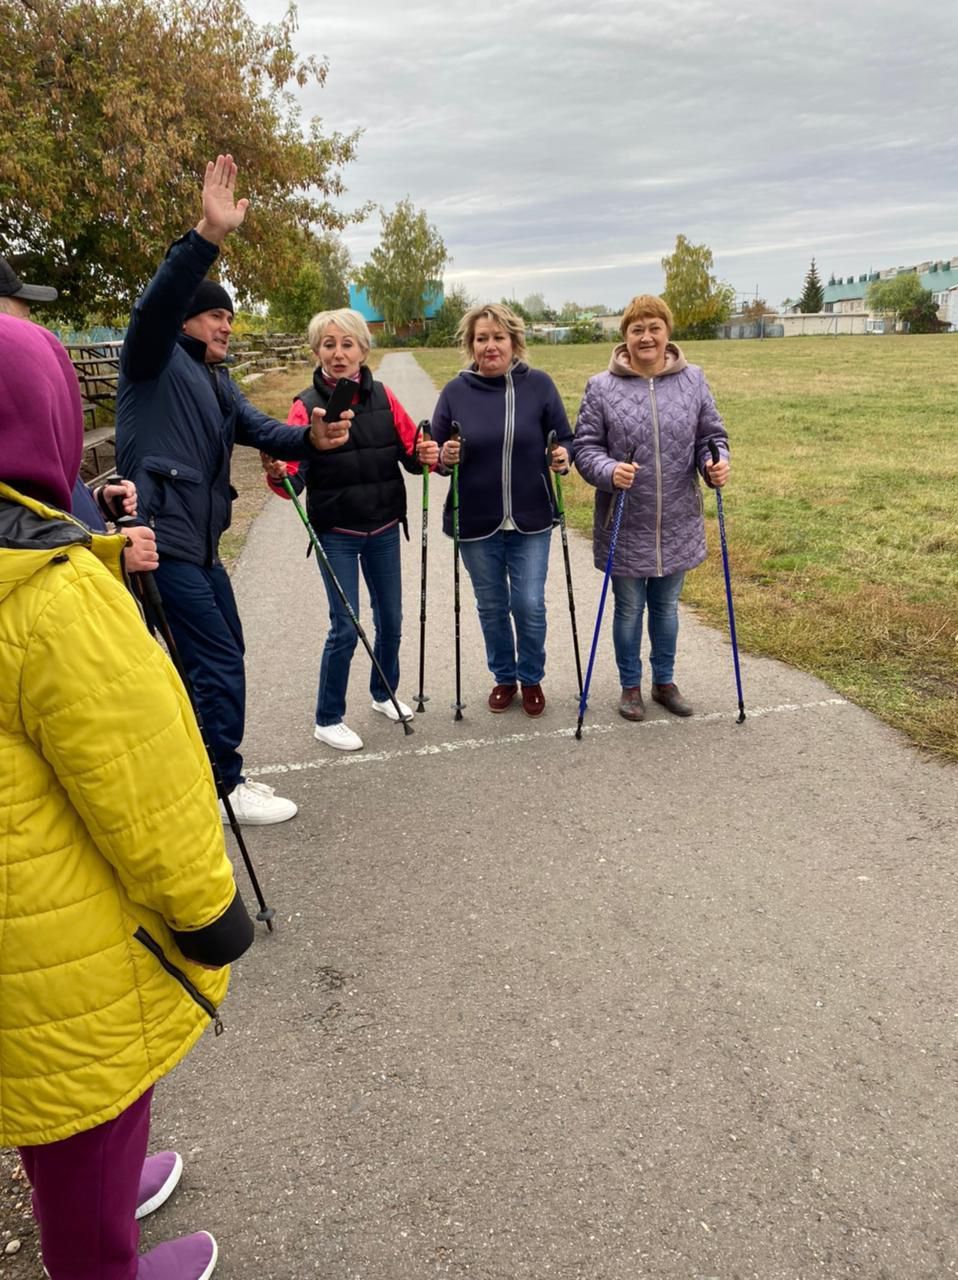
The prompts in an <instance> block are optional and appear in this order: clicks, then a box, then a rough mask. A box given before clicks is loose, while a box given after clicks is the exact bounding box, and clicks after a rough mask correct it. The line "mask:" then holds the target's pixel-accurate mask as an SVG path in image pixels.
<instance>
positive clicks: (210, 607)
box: [156, 556, 246, 793]
mask: <svg viewBox="0 0 958 1280" xmlns="http://www.w3.org/2000/svg"><path fill="white" fill-rule="evenodd" d="M156 585H157V586H158V587H159V589H160V595H161V596H162V597H163V605H164V607H165V609H166V616H167V618H168V619H169V623H170V630H171V631H172V632H173V639H174V640H175V642H176V647H177V649H179V651H180V657H181V658H182V659H183V665H184V667H185V668H186V673H187V675H188V676H189V678H190V683H191V684H192V685H193V692H194V694H195V697H196V703H197V707H198V709H199V713H200V716H201V718H202V720H203V727H204V729H205V730H206V740H207V742H208V743H209V744H210V747H211V748H212V751H213V755H214V756H215V758H216V764H217V767H218V769H219V774H220V777H221V779H222V781H223V786H224V788H225V789H226V791H227V793H228V792H230V791H232V790H233V788H234V787H235V786H237V785H238V784H239V783H240V782H242V781H243V757H242V756H241V755H240V752H239V747H240V743H241V742H242V741H243V728H244V724H245V720H246V669H245V666H244V664H243V654H244V652H245V645H244V644H243V628H242V625H241V623H240V618H239V613H238V612H237V609H236V600H235V598H234V596H233V586H232V583H231V582H230V579H229V574H228V573H227V572H226V570H225V569H224V568H223V566H222V565H221V564H218V565H213V566H212V567H211V568H207V567H206V566H205V565H199V564H189V563H188V562H187V561H185V560H173V559H170V558H169V557H168V556H167V557H161V558H160V566H159V568H158V569H157V570H156Z"/></svg>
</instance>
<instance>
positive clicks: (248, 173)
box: [0, 0, 366, 319]
mask: <svg viewBox="0 0 958 1280" xmlns="http://www.w3.org/2000/svg"><path fill="white" fill-rule="evenodd" d="M0 30H2V31H3V39H2V40H0V244H2V245H4V246H5V250H6V251H8V252H10V253H15V254H16V255H17V261H18V262H19V263H20V265H21V266H22V267H23V269H24V272H25V273H28V275H29V278H30V279H36V280H41V281H44V282H47V283H50V284H53V285H55V286H56V287H57V288H58V289H59V290H60V305H59V307H58V312H59V314H60V315H61V316H62V317H64V318H65V319H80V318H81V317H82V316H83V315H85V314H86V313H88V312H92V311H97V310H102V311H107V312H110V313H114V312H116V311H121V312H125V311H127V310H128V309H129V306H130V303H131V302H132V301H133V299H134V298H135V297H136V296H137V294H138V293H139V291H140V290H141V289H142V288H143V286H144V285H145V284H146V282H147V281H148V280H149V278H150V276H151V275H152V273H153V271H154V270H155V269H156V265H157V263H158V262H159V261H160V259H161V258H162V256H163V253H164V252H165V250H166V248H167V246H168V244H169V242H170V240H172V239H173V238H174V237H176V236H179V235H181V234H182V233H183V231H185V230H186V228H187V227H189V226H192V225H193V224H194V223H195V222H196V218H197V214H198V212H199V210H198V206H197V189H198V186H199V183H200V181H201V180H202V175H203V171H204V168H205V165H206V162H207V160H209V159H212V158H213V157H215V156H216V155H217V153H218V152H231V153H232V155H233V157H234V158H235V160H236V162H237V164H238V165H239V169H240V178H239V182H240V188H241V194H242V195H244V196H246V197H248V198H249V200H250V202H251V204H250V214H249V217H248V218H247V220H246V223H245V225H244V227H243V234H242V235H240V236H236V237H235V238H231V240H230V241H229V243H228V246H227V248H226V252H225V255H224V270H225V273H226V274H227V276H228V278H229V281H230V283H231V285H232V287H233V289H234V290H235V292H236V293H237V295H238V296H239V297H240V298H246V299H249V298H254V297H258V298H262V297H265V296H267V294H268V293H269V292H270V291H271V290H272V289H274V288H276V287H277V285H278V284H279V283H280V281H281V280H283V279H285V278H287V277H288V276H290V275H291V274H293V273H295V271H296V270H297V268H298V266H299V260H298V250H299V246H300V234H301V232H302V230H303V229H304V228H306V227H308V226H309V225H311V224H317V225H319V226H320V227H322V228H325V229H336V228H340V227H342V226H343V225H344V224H345V223H346V222H347V221H349V220H351V218H352V217H360V216H364V214H365V212H366V211H365V210H360V211H357V213H356V214H354V215H346V216H344V215H343V214H341V213H339V212H337V210H336V209H335V208H334V206H333V204H332V199H333V198H334V197H338V196H340V195H341V194H342V192H343V185H342V180H341V177H340V172H339V168H340V166H342V165H344V164H345V163H346V162H348V161H349V160H352V159H353V157H354V154H355V147H356V140H357V137H358V133H352V134H347V135H343V134H339V133H333V134H328V135H324V134H323V133H322V132H321V130H320V126H319V121H318V120H312V121H310V122H309V123H308V125H306V126H305V128H304V126H303V123H302V121H301V118H300V115H299V112H298V108H297V106H296V104H295V100H294V98H293V96H292V93H291V92H290V88H291V87H292V88H296V87H302V86H304V85H305V84H306V83H307V82H309V81H314V82H318V83H319V84H322V83H323V81H324V80H325V78H326V71H327V66H326V63H325V62H322V61H320V60H317V59H316V58H315V57H313V56H307V57H300V56H299V55H298V54H297V53H296V51H295V49H294V47H293V40H294V35H295V32H296V10H295V8H294V7H290V8H289V9H288V10H287V12H286V14H285V15H284V17H283V18H282V19H281V20H280V21H279V22H278V23H276V24H271V25H265V26H257V25H256V24H255V23H254V22H253V21H252V20H251V19H250V18H249V17H248V16H247V14H246V12H245V10H244V8H243V5H242V2H241V0H0Z"/></svg>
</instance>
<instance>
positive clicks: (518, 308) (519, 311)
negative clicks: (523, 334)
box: [499, 298, 533, 324]
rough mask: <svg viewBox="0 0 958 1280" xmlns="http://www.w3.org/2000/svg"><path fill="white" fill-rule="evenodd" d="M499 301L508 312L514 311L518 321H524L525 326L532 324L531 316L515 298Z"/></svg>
mask: <svg viewBox="0 0 958 1280" xmlns="http://www.w3.org/2000/svg"><path fill="white" fill-rule="evenodd" d="M499 301H500V302H501V303H502V305H503V306H504V307H509V308H510V310H512V311H514V312H515V313H516V315H517V316H518V317H519V319H520V320H524V321H525V323H526V324H532V322H533V321H532V316H531V315H530V314H529V312H528V311H527V310H526V309H525V307H524V306H523V304H522V303H521V302H517V301H516V299H515V298H500V299H499Z"/></svg>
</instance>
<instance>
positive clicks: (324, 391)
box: [296, 365, 406, 533]
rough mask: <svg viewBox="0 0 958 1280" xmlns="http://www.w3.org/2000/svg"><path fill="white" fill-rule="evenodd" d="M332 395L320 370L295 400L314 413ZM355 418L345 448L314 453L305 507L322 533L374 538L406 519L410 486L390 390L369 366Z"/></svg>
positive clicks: (308, 470)
mask: <svg viewBox="0 0 958 1280" xmlns="http://www.w3.org/2000/svg"><path fill="white" fill-rule="evenodd" d="M332 391H333V389H332V387H331V386H330V385H329V384H328V383H327V382H326V380H325V379H324V378H323V374H322V370H321V369H320V368H319V367H318V366H317V368H316V372H315V373H314V374H313V385H312V386H311V387H307V388H306V390H305V391H301V392H300V393H299V395H298V396H297V397H296V399H297V400H300V401H302V403H303V405H304V406H305V408H306V412H307V413H308V414H312V412H313V410H314V409H316V408H319V409H324V408H325V407H326V405H327V403H328V402H329V397H330V396H331V395H332ZM353 414H354V417H353V420H352V424H351V426H350V428H349V439H348V440H347V441H346V443H345V444H344V445H341V446H340V447H339V448H338V449H330V450H328V451H327V452H324V453H322V454H320V455H319V456H317V455H315V454H314V455H313V456H312V457H311V458H310V462H309V466H308V467H307V468H306V508H307V511H308V512H309V519H310V523H311V524H312V526H313V528H314V529H315V530H316V532H317V533H323V532H324V531H325V530H327V529H352V530H355V532H356V533H372V531H373V530H374V529H381V528H382V527H383V525H387V524H390V523H391V522H392V521H393V520H402V521H403V522H405V519H406V486H405V485H404V484H403V478H402V473H401V471H400V470H399V459H400V456H401V454H402V452H403V444H402V441H401V440H400V438H399V433H398V431H397V430H396V424H395V422H394V420H393V415H392V409H391V408H390V407H389V398H388V397H387V395H386V389H385V387H384V386H383V384H382V383H381V382H375V381H374V380H373V376H372V374H371V373H370V372H369V370H368V369H367V368H366V366H365V365H363V366H362V369H361V371H360V375H359V403H358V404H355V405H353Z"/></svg>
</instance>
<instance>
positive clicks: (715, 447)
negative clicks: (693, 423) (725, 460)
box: [709, 440, 722, 463]
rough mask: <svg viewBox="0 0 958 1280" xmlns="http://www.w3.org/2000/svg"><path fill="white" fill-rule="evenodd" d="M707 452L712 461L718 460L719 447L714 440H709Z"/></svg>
mask: <svg viewBox="0 0 958 1280" xmlns="http://www.w3.org/2000/svg"><path fill="white" fill-rule="evenodd" d="M709 453H710V454H711V455H712V461H713V463H714V462H718V460H719V458H720V457H721V456H722V455H721V454H720V453H719V447H718V445H717V444H716V443H715V441H714V440H709Z"/></svg>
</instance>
